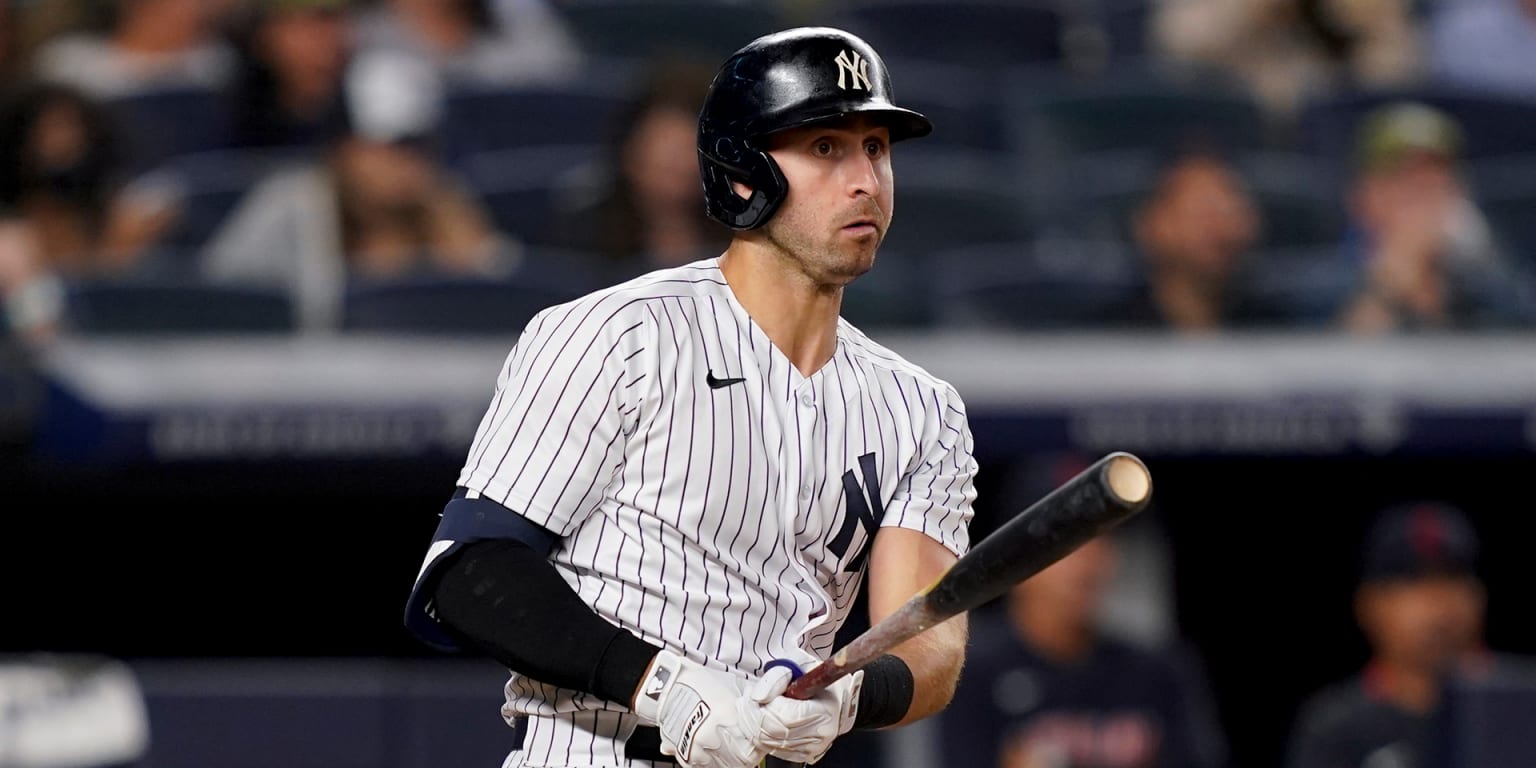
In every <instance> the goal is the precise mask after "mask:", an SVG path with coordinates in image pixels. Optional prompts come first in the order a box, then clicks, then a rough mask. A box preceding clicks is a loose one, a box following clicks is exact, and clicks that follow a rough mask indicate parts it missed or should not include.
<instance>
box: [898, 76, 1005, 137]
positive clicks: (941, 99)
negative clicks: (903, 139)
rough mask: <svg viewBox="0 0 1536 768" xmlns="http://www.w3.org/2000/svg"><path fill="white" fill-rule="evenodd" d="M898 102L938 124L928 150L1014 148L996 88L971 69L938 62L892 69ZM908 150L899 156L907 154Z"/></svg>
mask: <svg viewBox="0 0 1536 768" xmlns="http://www.w3.org/2000/svg"><path fill="white" fill-rule="evenodd" d="M890 67H891V79H892V80H893V81H894V82H893V88H894V91H895V95H896V103H897V104H900V105H901V106H903V107H906V108H908V109H913V110H917V111H918V112H921V113H923V115H924V116H926V117H927V118H928V119H929V120H932V121H933V133H931V134H929V135H928V136H926V137H924V138H923V139H922V144H921V145H913V146H922V147H934V146H942V147H946V148H953V149H972V150H987V151H999V150H1005V149H1008V148H1009V146H1010V144H1009V133H1008V130H1007V129H1006V128H1005V127H1004V125H1003V115H1002V109H1001V104H1000V100H999V99H998V97H997V94H996V93H995V90H994V88H993V83H992V81H991V80H989V79H988V78H987V77H985V76H982V75H978V74H977V71H976V70H975V69H974V68H971V67H964V66H959V65H955V64H944V63H938V62H932V61H917V60H910V61H900V62H896V63H894V64H891V65H890ZM907 148H908V147H907V146H903V147H901V148H900V149H899V150H898V151H897V154H898V155H899V154H903V153H905V151H906V150H907Z"/></svg>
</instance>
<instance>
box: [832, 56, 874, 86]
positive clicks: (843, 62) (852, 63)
mask: <svg viewBox="0 0 1536 768" xmlns="http://www.w3.org/2000/svg"><path fill="white" fill-rule="evenodd" d="M845 82H851V83H852V88H853V90H855V91H857V90H859V83H861V82H862V83H863V84H864V86H863V87H864V90H866V91H869V90H873V89H872V88H871V87H870V85H869V62H868V61H867V60H865V58H864V57H863V56H860V55H859V54H858V52H857V51H850V50H847V49H844V50H843V52H842V53H839V54H838V55H837V87H839V88H841V89H843V90H845V91H846V90H848V88H849V87H850V86H848V85H845V84H844V83H845Z"/></svg>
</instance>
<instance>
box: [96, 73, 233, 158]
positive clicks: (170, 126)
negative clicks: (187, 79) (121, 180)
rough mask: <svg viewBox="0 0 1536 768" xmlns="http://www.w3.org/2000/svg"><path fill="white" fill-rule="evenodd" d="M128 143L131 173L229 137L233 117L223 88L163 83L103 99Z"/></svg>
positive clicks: (218, 144) (202, 149)
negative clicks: (144, 89) (158, 87)
mask: <svg viewBox="0 0 1536 768" xmlns="http://www.w3.org/2000/svg"><path fill="white" fill-rule="evenodd" d="M107 108H108V110H109V112H110V113H111V114H112V115H113V117H114V118H115V119H116V120H117V121H118V124H119V125H120V127H121V129H122V132H123V135H124V138H125V144H126V146H127V148H128V158H127V164H128V169H129V171H130V172H132V173H142V172H144V171H147V170H150V169H152V168H157V167H159V166H161V165H162V164H164V163H166V162H167V161H169V160H171V159H173V158H176V157H181V156H184V155H191V154H196V153H198V152H207V151H210V150H216V149H224V148H226V147H229V146H231V144H232V143H233V131H234V123H233V120H234V117H233V115H232V114H231V110H230V105H229V102H228V99H227V97H226V95H225V94H223V93H221V92H219V91H214V90H209V89H203V88H167V89H163V90H151V91H143V92H140V93H136V94H133V95H130V96H124V97H121V98H116V99H113V100H111V101H109V102H107Z"/></svg>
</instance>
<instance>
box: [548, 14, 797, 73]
mask: <svg viewBox="0 0 1536 768" xmlns="http://www.w3.org/2000/svg"><path fill="white" fill-rule="evenodd" d="M560 11H561V13H562V14H564V16H565V18H566V19H567V20H568V21H569V22H570V25H571V28H572V30H574V32H575V33H576V37H577V39H578V40H579V41H580V42H581V45H582V48H583V50H586V51H589V52H591V53H593V54H596V55H599V56H639V57H651V56H655V55H657V54H680V53H681V54H693V55H698V56H701V57H706V58H708V59H711V60H717V59H723V58H725V57H726V56H728V55H730V54H731V53H732V52H733V51H735V50H736V49H737V48H740V47H741V46H743V45H746V44H747V43H748V42H751V41H752V40H753V39H755V38H757V37H759V36H761V35H765V34H767V33H769V32H773V31H776V30H779V29H782V28H783V27H784V26H786V25H785V24H784V22H783V20H782V18H781V17H780V15H779V12H778V10H777V6H776V4H774V3H771V2H742V1H741V0H655V1H653V2H644V3H637V2H634V0H569V1H568V2H563V3H561V4H560Z"/></svg>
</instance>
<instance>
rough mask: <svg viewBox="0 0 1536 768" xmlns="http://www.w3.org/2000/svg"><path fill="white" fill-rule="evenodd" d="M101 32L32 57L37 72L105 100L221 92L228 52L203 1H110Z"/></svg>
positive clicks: (229, 64) (213, 7)
mask: <svg viewBox="0 0 1536 768" xmlns="http://www.w3.org/2000/svg"><path fill="white" fill-rule="evenodd" d="M109 7H110V9H111V14H110V15H111V16H112V18H111V22H110V28H109V31H108V32H107V34H105V35H96V34H89V33H81V34H73V35H66V36H64V37H61V38H59V39H57V40H54V41H52V42H50V43H49V44H47V45H46V46H44V47H43V49H42V50H41V51H39V52H38V55H37V60H36V62H35V66H36V74H37V75H38V76H39V77H42V78H44V79H48V80H53V81H56V82H62V83H68V84H71V85H73V86H75V87H76V88H79V89H80V90H82V91H85V92H86V93H89V94H91V95H93V96H95V97H97V98H105V99H112V98H117V97H122V96H129V95H132V94H135V93H139V92H142V91H145V90H150V89H158V88H170V87H196V88H206V89H210V90H213V89H219V88H223V87H225V86H226V85H228V83H229V82H230V78H231V76H232V74H233V72H234V66H235V56H234V52H233V51H232V50H231V49H230V48H229V46H228V45H226V44H225V43H224V42H223V41H222V40H221V39H220V38H219V37H218V35H217V23H218V21H219V17H218V13H219V11H220V9H221V6H220V5H219V4H218V3H210V2H207V1H206V0H112V3H111V5H110V6H109Z"/></svg>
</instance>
